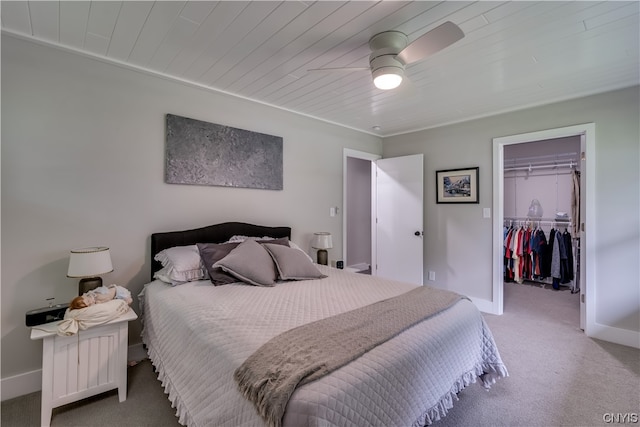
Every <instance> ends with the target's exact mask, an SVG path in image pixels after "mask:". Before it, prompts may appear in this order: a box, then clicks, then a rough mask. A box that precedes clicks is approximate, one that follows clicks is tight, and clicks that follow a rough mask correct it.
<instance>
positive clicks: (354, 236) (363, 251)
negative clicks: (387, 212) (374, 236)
mask: <svg viewBox="0 0 640 427" xmlns="http://www.w3.org/2000/svg"><path fill="white" fill-rule="evenodd" d="M346 180H347V194H348V196H349V198H348V200H347V202H346V203H347V206H346V208H347V210H346V212H348V218H347V234H348V235H347V253H346V256H345V262H346V263H347V264H346V265H345V267H346V266H349V265H353V264H360V263H367V264H369V265H371V162H370V161H369V160H364V159H357V158H355V157H348V158H347V174H346Z"/></svg>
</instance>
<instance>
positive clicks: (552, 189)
mask: <svg viewBox="0 0 640 427" xmlns="http://www.w3.org/2000/svg"><path fill="white" fill-rule="evenodd" d="M579 159H580V137H579V136H575V137H569V138H562V139H552V140H546V141H537V142H528V143H524V144H514V145H508V146H506V147H505V148H504V217H505V218H526V217H527V216H528V213H529V207H530V206H531V202H532V201H533V200H534V199H535V200H538V201H539V202H540V206H541V207H542V210H543V213H542V216H543V217H544V218H551V219H553V218H555V216H556V214H557V213H558V212H565V213H567V214H568V215H569V216H570V215H571V189H572V185H573V181H572V180H573V176H572V174H573V171H574V170H579V167H580V160H579ZM570 165H573V166H570Z"/></svg>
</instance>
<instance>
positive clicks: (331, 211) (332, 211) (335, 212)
mask: <svg viewBox="0 0 640 427" xmlns="http://www.w3.org/2000/svg"><path fill="white" fill-rule="evenodd" d="M336 215H338V208H337V207H335V206H334V207H331V208H329V216H336Z"/></svg>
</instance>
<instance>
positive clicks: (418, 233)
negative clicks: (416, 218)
mask: <svg viewBox="0 0 640 427" xmlns="http://www.w3.org/2000/svg"><path fill="white" fill-rule="evenodd" d="M413 234H415V235H416V236H419V235H420V234H421V233H420V232H419V231H416V232H415V233H413Z"/></svg>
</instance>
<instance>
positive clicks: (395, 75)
mask: <svg viewBox="0 0 640 427" xmlns="http://www.w3.org/2000/svg"><path fill="white" fill-rule="evenodd" d="M403 77H404V71H403V70H402V68H397V67H383V68H378V69H377V70H375V71H374V72H373V84H374V85H375V86H376V87H377V88H378V89H382V90H389V89H395V88H397V87H398V86H400V83H402V78H403Z"/></svg>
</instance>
